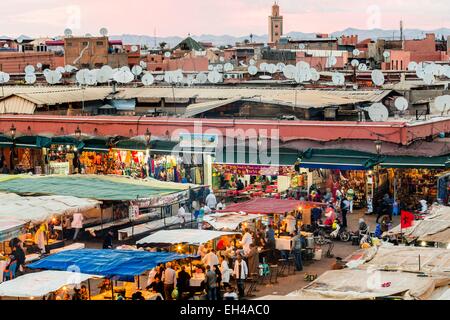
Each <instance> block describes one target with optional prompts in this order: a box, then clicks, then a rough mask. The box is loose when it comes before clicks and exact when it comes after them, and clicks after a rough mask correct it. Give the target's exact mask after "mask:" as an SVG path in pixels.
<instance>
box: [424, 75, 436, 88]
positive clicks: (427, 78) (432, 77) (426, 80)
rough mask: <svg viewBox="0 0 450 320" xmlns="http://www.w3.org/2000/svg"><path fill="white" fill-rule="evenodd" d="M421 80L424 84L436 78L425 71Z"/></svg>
mask: <svg viewBox="0 0 450 320" xmlns="http://www.w3.org/2000/svg"><path fill="white" fill-rule="evenodd" d="M422 80H423V82H424V83H425V84H426V85H432V84H433V83H434V82H435V81H436V78H435V77H434V75H433V74H430V73H425V75H424V77H423V79H422Z"/></svg>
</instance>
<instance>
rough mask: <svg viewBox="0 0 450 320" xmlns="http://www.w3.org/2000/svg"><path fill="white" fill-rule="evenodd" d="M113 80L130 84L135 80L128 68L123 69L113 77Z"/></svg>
mask: <svg viewBox="0 0 450 320" xmlns="http://www.w3.org/2000/svg"><path fill="white" fill-rule="evenodd" d="M113 79H114V80H115V81H116V82H118V83H130V82H131V81H133V80H134V76H133V74H132V73H131V71H130V68H128V67H126V68H125V67H122V68H120V69H119V71H117V72H116V73H115V74H114V75H113Z"/></svg>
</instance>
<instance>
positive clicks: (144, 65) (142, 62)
mask: <svg viewBox="0 0 450 320" xmlns="http://www.w3.org/2000/svg"><path fill="white" fill-rule="evenodd" d="M139 65H140V66H141V67H142V69H147V62H145V61H144V60H142V61H141V62H139Z"/></svg>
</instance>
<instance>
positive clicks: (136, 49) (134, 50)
mask: <svg viewBox="0 0 450 320" xmlns="http://www.w3.org/2000/svg"><path fill="white" fill-rule="evenodd" d="M138 50H139V48H138V46H131V52H138Z"/></svg>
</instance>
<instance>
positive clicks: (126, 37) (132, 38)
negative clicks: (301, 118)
mask: <svg viewBox="0 0 450 320" xmlns="http://www.w3.org/2000/svg"><path fill="white" fill-rule="evenodd" d="M426 33H434V34H436V36H437V37H438V38H439V37H442V36H444V37H448V36H450V29H448V28H441V29H436V30H429V31H425V30H420V29H405V30H404V35H405V38H406V39H418V38H424V37H425V34H426ZM330 35H331V36H332V37H340V36H342V35H347V36H349V35H358V37H359V40H360V41H362V40H365V39H369V38H370V39H379V38H382V39H400V31H399V30H382V29H373V30H362V29H355V28H347V29H345V30H342V31H337V32H333V33H331V34H330ZM286 36H289V37H291V38H292V39H312V38H315V37H316V33H303V32H289V33H287V34H286ZM20 37H21V38H22V39H30V37H28V36H25V35H21V36H20ZM0 38H1V37H0ZM5 38H6V36H5ZM110 38H111V39H112V40H122V41H123V43H124V44H141V45H147V46H148V47H150V48H153V47H155V46H156V47H159V43H161V42H166V43H167V44H168V45H169V46H170V47H174V46H176V45H177V44H178V43H179V42H181V41H182V40H183V39H184V37H179V36H173V37H156V39H155V37H152V36H147V35H133V34H123V35H113V36H110ZM192 38H193V39H195V40H197V41H200V42H212V43H213V44H214V45H215V46H225V45H234V44H235V43H236V42H244V40H246V39H248V40H250V35H247V36H241V37H236V36H230V35H219V36H218V35H211V34H203V35H200V36H196V35H193V36H192ZM252 41H253V42H257V43H267V41H268V35H266V34H265V35H253V39H252Z"/></svg>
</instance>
